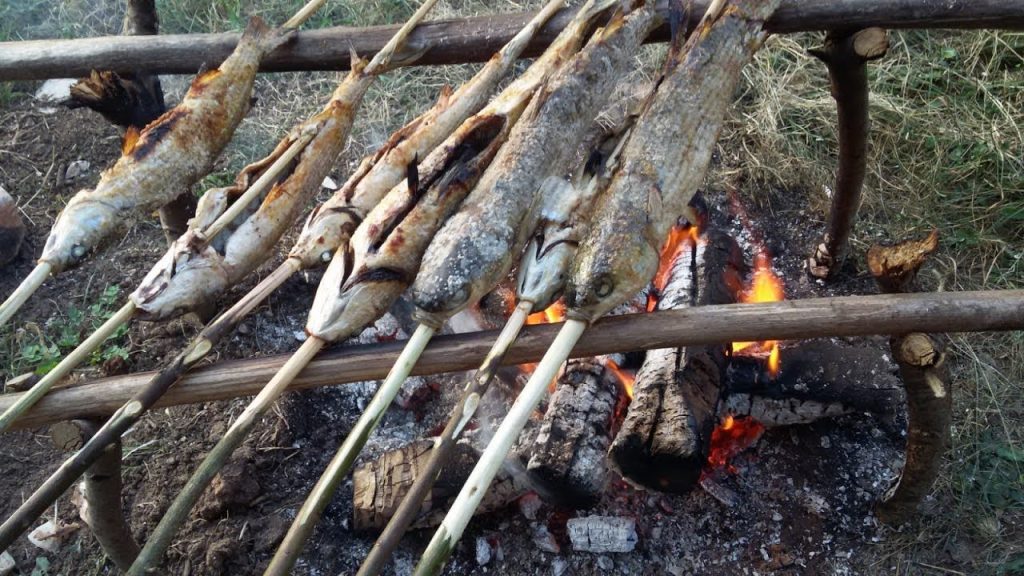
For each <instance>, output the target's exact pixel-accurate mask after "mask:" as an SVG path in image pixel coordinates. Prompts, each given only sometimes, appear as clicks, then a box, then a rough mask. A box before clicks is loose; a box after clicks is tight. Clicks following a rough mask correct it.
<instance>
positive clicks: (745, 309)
mask: <svg viewBox="0 0 1024 576" xmlns="http://www.w3.org/2000/svg"><path fill="white" fill-rule="evenodd" d="M559 327H560V325H557V324H548V325H540V326H528V327H527V328H525V329H524V330H523V333H522V335H521V336H520V338H519V340H518V341H517V342H516V344H515V345H514V346H513V347H512V349H511V350H510V351H509V353H508V355H506V357H505V361H504V363H505V364H506V365H513V364H522V363H524V362H536V361H537V360H539V359H540V357H541V356H543V355H544V351H545V350H547V347H548V345H550V344H551V341H552V340H553V339H554V337H555V334H556V332H557V331H558V329H559ZM1021 329H1024V290H1003V291H987V292H939V293H927V294H884V295H878V296H846V297H839V298H812V299H806V300H790V301H785V302H773V303H767V304H729V305H723V306H699V307H695V308H687V309H684V310H672V311H666V312H654V313H650V314H631V315H626V316H615V317H611V318H606V319H603V320H601V321H599V322H597V323H596V324H595V325H594V326H593V327H592V328H590V329H589V330H587V332H586V333H585V334H584V335H583V338H582V339H581V340H580V342H579V344H577V346H576V348H575V349H574V350H573V357H574V358H579V357H589V356H596V355H598V354H609V353H612V352H626V351H632V350H651V349H655V348H668V347H673V346H692V345H697V344H711V343H716V342H741V341H743V342H749V341H760V340H799V339H807V338H821V337H838V336H866V335H872V334H903V333H908V332H932V333H941V332H978V331H986V330H1021ZM497 334H498V331H496V330H493V331H487V332H477V333H471V334H458V335H450V336H438V337H436V338H434V340H433V341H432V342H431V343H430V345H429V346H428V347H427V349H426V350H425V351H424V353H423V356H422V357H421V358H420V361H419V363H418V364H417V365H416V368H415V370H413V374H439V373H443V372H457V371H464V370H471V369H473V368H476V367H477V366H478V365H479V363H480V361H481V360H482V359H483V358H484V356H485V355H486V354H487V351H488V350H489V349H490V347H491V343H492V342H494V339H495V337H496V336H497ZM404 345H405V342H391V343H386V344H372V345H359V346H345V347H341V348H337V349H334V350H330V351H328V352H325V353H322V354H321V355H320V356H319V357H318V358H317V359H316V360H314V361H313V362H312V363H310V364H309V366H307V367H306V369H305V370H303V371H302V372H301V373H300V374H299V376H298V377H297V378H296V379H295V381H294V382H293V383H292V385H291V387H290V389H293V390H301V389H305V388H316V387H319V386H329V385H333V384H344V383H348V382H358V381H362V380H378V379H381V378H384V377H385V376H386V375H387V373H388V370H390V368H391V365H392V364H393V363H394V362H395V359H396V358H398V354H399V352H401V350H402V348H403V347H404ZM287 358H288V356H287V355H278V356H268V357H265V358H253V359H248V360H230V361H225V362H220V363H218V364H213V365H210V366H206V367H204V368H200V369H196V370H193V371H192V372H191V373H189V374H187V375H186V376H185V377H184V378H182V380H181V381H180V382H179V383H178V384H177V385H175V386H174V387H173V388H171V390H170V391H169V392H168V393H167V394H166V395H165V396H164V397H163V399H161V400H160V401H159V402H158V403H157V406H174V405H179V404H195V403H199V402H210V401H213V400H224V399H227V398H235V397H238V396H251V395H253V394H256V393H257V392H259V390H260V388H261V387H262V386H263V385H264V384H266V383H267V381H269V380H270V378H271V377H272V376H273V375H274V373H275V372H277V370H278V368H280V367H281V365H282V364H283V363H284V361H285V360H286V359H287ZM153 374H154V372H140V373H136V374H129V375H126V376H117V377H113V378H104V379H101V380H96V381H93V382H90V383H87V384H83V385H80V386H73V387H69V388H62V389H57V390H54V391H53V392H51V393H50V394H49V395H48V396H46V397H45V398H43V400H41V401H40V402H39V403H38V404H36V406H35V407H34V408H33V409H32V410H31V411H30V412H28V413H27V414H26V415H25V416H24V417H22V418H21V419H20V420H18V422H17V423H16V424H15V426H16V427H21V428H26V427H34V426H40V425H43V424H49V423H53V422H57V421H60V420H68V419H71V418H87V417H104V416H107V415H109V414H111V413H112V412H113V411H114V410H115V409H116V408H118V407H120V406H121V405H122V404H123V403H124V402H125V401H127V400H128V399H129V398H130V397H131V396H132V395H134V394H135V393H136V392H137V391H138V390H139V388H140V387H141V386H143V385H144V384H145V383H146V382H147V381H148V380H149V379H150V378H151V377H152V375H153ZM19 396H20V394H6V395H2V396H0V411H3V410H6V409H7V407H8V406H10V405H11V404H13V403H14V402H15V401H17V399H18V397H19Z"/></svg>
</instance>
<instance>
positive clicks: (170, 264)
mask: <svg viewBox="0 0 1024 576" xmlns="http://www.w3.org/2000/svg"><path fill="white" fill-rule="evenodd" d="M227 286H228V274H227V270H226V268H225V265H224V258H223V256H221V254H220V253H219V252H217V251H216V250H214V249H213V248H211V247H210V246H207V245H206V244H205V243H204V242H201V241H200V240H199V239H198V237H197V236H196V234H195V232H193V231H189V232H186V233H185V234H184V235H182V236H181V237H180V238H178V239H177V240H175V242H174V244H173V245H171V248H170V249H169V250H168V251H167V252H166V253H165V254H164V256H163V257H162V258H160V260H159V261H158V262H157V263H156V265H155V266H153V268H152V269H151V270H150V271H149V273H148V274H146V277H145V278H143V280H142V282H141V283H140V284H139V287H138V288H136V289H135V291H134V292H132V293H131V295H130V296H129V297H130V298H131V299H132V302H133V303H134V304H135V306H136V308H137V310H138V312H137V314H138V316H139V318H141V319H143V320H152V321H157V320H168V319H171V318H177V317H178V316H181V315H183V314H187V313H188V312H193V311H196V310H198V309H200V308H202V307H203V306H205V305H207V304H210V303H212V302H214V301H215V300H216V298H217V296H218V295H220V294H221V293H222V292H223V291H224V290H225V289H227Z"/></svg>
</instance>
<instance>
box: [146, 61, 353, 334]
mask: <svg viewBox="0 0 1024 576" xmlns="http://www.w3.org/2000/svg"><path fill="white" fill-rule="evenodd" d="M364 68H365V62H363V63H358V64H357V65H356V66H355V67H354V69H353V70H352V71H350V72H349V74H348V76H347V77H346V79H345V80H344V81H343V82H342V83H341V85H340V86H339V87H338V89H337V90H336V91H335V92H334V94H333V95H332V97H331V100H330V101H329V102H328V104H327V106H326V107H325V108H324V109H323V110H322V111H321V112H319V113H317V114H316V115H315V116H313V117H312V118H310V119H309V120H307V121H305V122H304V123H302V124H301V125H299V126H298V127H296V128H294V129H293V130H292V131H291V132H290V133H289V134H288V136H286V137H285V138H284V139H283V140H282V141H281V142H280V143H279V144H278V145H277V147H275V149H274V151H273V152H271V154H270V155H268V156H267V157H266V158H263V159H262V160H260V161H258V162H256V163H253V164H250V165H249V166H247V167H246V168H245V169H243V170H242V172H241V173H240V174H239V176H238V178H237V180H236V183H235V185H234V186H232V187H230V188H226V189H217V190H211V191H209V192H207V193H206V194H204V198H205V197H206V196H207V195H210V194H212V195H213V196H212V197H213V198H216V199H218V200H211V202H210V204H211V207H212V209H211V210H210V212H209V213H206V212H205V211H203V212H201V211H200V210H197V218H196V219H194V221H193V222H192V223H191V224H190V226H191V229H190V230H189V231H188V232H187V233H186V234H185V235H183V236H182V237H181V238H179V239H178V240H176V241H175V242H174V244H173V246H172V247H171V249H170V250H169V251H168V253H167V254H166V255H165V256H164V258H162V259H161V260H160V262H158V263H157V265H156V266H155V267H154V268H153V269H152V270H151V271H150V273H149V274H148V275H147V276H146V278H145V279H144V280H143V282H142V283H141V284H140V286H139V288H138V289H136V291H135V292H133V293H132V294H131V298H132V301H133V302H134V303H135V305H136V307H137V310H138V311H137V315H138V317H139V318H141V319H143V320H153V321H156V320H166V319H169V318H174V317H176V316H180V315H181V314H183V313H186V312H190V311H193V310H196V309H198V308H199V307H200V306H202V305H204V304H206V303H209V302H212V301H214V300H215V299H216V298H217V297H218V296H219V295H220V294H222V293H224V291H226V290H227V289H228V288H229V287H230V286H232V285H234V284H235V283H237V282H238V281H239V280H241V279H242V278H244V277H245V276H246V275H248V274H249V273H250V272H252V271H253V270H254V269H256V267H258V266H259V264H260V263H261V262H262V261H263V260H264V259H265V257H266V254H267V253H268V252H269V251H270V250H271V249H272V248H273V246H274V244H275V243H276V242H277V241H278V240H279V239H280V237H281V235H282V234H284V232H285V230H286V229H287V228H288V227H289V226H291V224H292V223H293V222H294V221H295V219H296V218H297V217H298V214H299V211H301V210H302V209H303V207H304V206H305V205H306V203H307V202H308V201H309V200H310V199H311V198H312V196H313V195H314V194H315V193H316V191H317V190H318V189H319V187H320V183H321V182H323V179H324V177H325V176H326V175H327V174H328V173H329V172H330V169H331V167H332V166H333V164H334V162H335V159H336V158H337V156H338V155H339V154H340V153H341V151H342V150H343V149H344V147H345V142H346V141H347V139H348V134H349V132H350V130H351V128H352V124H353V121H354V120H355V114H356V109H357V108H358V104H359V102H361V100H362V97H363V96H364V95H365V93H366V91H367V89H368V88H369V86H370V84H371V83H372V81H373V76H372V75H367V74H365V73H364ZM307 133H312V134H313V136H312V140H310V142H309V144H307V145H306V147H305V148H303V150H302V152H301V153H300V154H299V155H298V157H297V158H296V159H295V160H294V161H293V163H292V167H291V169H290V170H289V171H288V172H286V175H285V176H284V177H283V178H282V179H281V180H280V181H278V182H277V183H275V184H274V185H273V186H272V187H271V188H270V190H269V191H268V192H267V193H266V195H265V196H264V197H263V200H262V202H261V203H260V204H259V206H258V208H257V207H255V204H256V203H255V202H254V203H253V204H254V206H253V208H251V209H250V210H249V211H248V212H245V213H243V214H241V215H240V216H239V217H238V218H237V219H236V221H235V222H233V223H232V225H231V226H230V227H229V228H230V229H229V230H225V233H221V234H220V235H218V237H217V238H215V239H214V241H213V242H207V241H206V239H205V238H204V237H203V235H202V229H203V228H204V227H205V226H203V224H204V223H209V222H212V221H213V220H215V219H216V217H217V216H219V214H220V213H222V212H223V211H224V210H225V209H226V208H227V205H228V204H229V202H228V201H227V200H223V201H222V200H219V198H223V197H237V196H240V195H241V194H242V193H243V192H244V191H245V190H246V188H248V187H249V184H250V182H251V181H252V180H255V179H256V178H257V177H258V176H259V174H260V173H261V172H262V171H263V170H264V169H266V168H267V167H269V166H270V165H271V164H273V162H274V161H275V160H276V159H277V158H278V157H279V156H280V155H281V154H283V153H284V152H285V150H287V149H288V148H289V147H290V146H291V144H292V143H293V142H295V141H296V140H298V139H299V138H300V136H301V135H303V134H307ZM201 208H203V207H201ZM221 238H226V240H221Z"/></svg>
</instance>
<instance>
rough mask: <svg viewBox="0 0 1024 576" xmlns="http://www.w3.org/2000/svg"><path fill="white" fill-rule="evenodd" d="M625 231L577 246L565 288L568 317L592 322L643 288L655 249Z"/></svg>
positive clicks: (652, 269)
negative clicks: (629, 236) (577, 249)
mask: <svg viewBox="0 0 1024 576" xmlns="http://www.w3.org/2000/svg"><path fill="white" fill-rule="evenodd" d="M628 232H629V230H628V227H622V228H619V229H618V230H615V233H613V234H608V235H606V236H607V237H604V238H598V239H596V241H594V240H595V239H594V238H590V239H588V241H587V242H584V243H582V244H581V245H580V248H579V251H578V252H577V254H576V259H575V260H574V261H573V266H572V272H571V274H570V275H569V281H568V284H567V286H566V289H565V305H566V307H567V308H568V309H569V312H568V317H569V318H572V319H575V320H582V321H584V322H588V323H589V322H593V321H594V320H597V319H598V318H600V317H601V316H604V315H605V314H606V313H608V312H609V311H610V310H611V309H612V308H615V307H616V306H618V305H619V304H621V303H623V302H625V301H626V300H628V299H629V298H631V297H632V296H634V295H635V294H636V293H637V292H639V291H641V290H643V289H644V288H645V287H646V286H647V283H648V282H650V280H651V278H653V277H654V274H655V273H656V272H657V271H658V249H657V248H656V247H652V245H651V243H649V242H646V241H639V242H638V241H636V240H635V239H632V238H627V237H626V235H627V233H628ZM656 245H657V244H656V243H655V246H656Z"/></svg>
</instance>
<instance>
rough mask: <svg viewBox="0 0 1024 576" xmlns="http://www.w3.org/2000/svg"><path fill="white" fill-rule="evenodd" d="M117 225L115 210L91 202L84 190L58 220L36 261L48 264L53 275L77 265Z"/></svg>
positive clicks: (72, 199) (102, 204)
mask: <svg viewBox="0 0 1024 576" xmlns="http://www.w3.org/2000/svg"><path fill="white" fill-rule="evenodd" d="M118 222H119V219H118V218H117V210H116V209H115V208H114V207H112V206H110V205H108V204H105V203H102V202H99V201H96V200H93V199H91V198H90V197H89V195H88V193H87V191H82V192H79V193H78V194H76V195H75V196H74V197H72V198H71V201H70V202H68V205H67V206H65V207H64V210H63V211H62V212H61V213H60V216H58V217H57V221H56V222H55V223H54V224H53V228H52V229H51V230H50V236H49V237H48V238H47V239H46V245H45V246H44V247H43V253H42V255H41V256H40V257H39V260H40V261H41V262H47V263H49V264H50V265H51V266H52V267H53V272H54V273H56V272H61V271H63V270H67V269H68V268H71V267H73V266H76V265H78V264H80V263H81V262H82V261H83V260H85V257H86V256H87V255H88V254H89V252H91V251H92V250H94V249H96V248H97V247H98V246H99V245H100V244H101V243H102V242H103V240H104V238H106V237H107V235H108V234H109V233H110V231H111V230H112V229H113V228H114V227H115V226H116V225H117V224H118Z"/></svg>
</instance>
